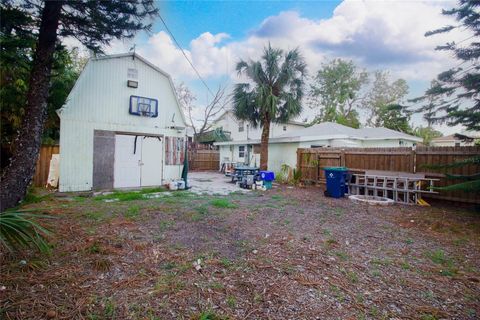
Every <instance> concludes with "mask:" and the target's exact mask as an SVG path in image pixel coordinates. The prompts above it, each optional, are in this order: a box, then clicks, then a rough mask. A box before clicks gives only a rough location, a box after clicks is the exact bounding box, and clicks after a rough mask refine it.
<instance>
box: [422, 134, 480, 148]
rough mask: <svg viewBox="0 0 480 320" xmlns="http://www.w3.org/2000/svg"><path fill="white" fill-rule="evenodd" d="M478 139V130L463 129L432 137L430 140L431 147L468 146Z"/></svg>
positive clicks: (479, 138)
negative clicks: (454, 132) (458, 131)
mask: <svg viewBox="0 0 480 320" xmlns="http://www.w3.org/2000/svg"><path fill="white" fill-rule="evenodd" d="M479 140H480V132H475V131H463V132H461V133H456V134H451V135H448V136H444V137H438V138H433V139H432V141H431V142H430V145H431V146H432V147H469V146H474V145H475V143H476V141H479Z"/></svg>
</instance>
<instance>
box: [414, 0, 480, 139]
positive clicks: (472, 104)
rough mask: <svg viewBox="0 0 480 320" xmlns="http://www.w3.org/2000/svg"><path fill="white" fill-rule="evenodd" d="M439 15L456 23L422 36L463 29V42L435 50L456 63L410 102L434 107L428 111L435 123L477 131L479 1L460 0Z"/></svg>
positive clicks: (479, 101) (479, 109) (479, 122)
mask: <svg viewBox="0 0 480 320" xmlns="http://www.w3.org/2000/svg"><path fill="white" fill-rule="evenodd" d="M442 13H443V14H444V15H446V16H452V17H454V18H455V19H456V20H457V22H458V23H457V24H456V25H449V26H445V27H442V28H439V29H437V30H434V31H429V32H427V33H426V34H425V36H427V37H430V36H434V35H436V34H440V33H448V32H450V31H452V30H454V29H460V30H466V32H465V38H464V39H461V40H460V41H458V42H455V41H452V42H449V43H447V44H445V45H442V46H438V47H437V48H436V50H440V51H447V52H451V53H452V54H453V55H454V56H455V58H457V59H458V61H459V63H458V64H457V65H456V66H453V67H451V68H450V69H449V70H446V71H444V72H442V73H440V74H439V75H438V76H437V79H436V82H435V83H434V85H433V86H432V87H430V88H429V89H428V90H427V91H426V92H425V95H423V96H422V97H419V98H416V99H414V100H412V101H413V102H422V101H431V102H432V103H433V105H434V106H435V108H431V109H430V111H429V112H433V114H434V115H435V118H434V121H435V122H440V123H443V122H447V124H448V125H452V126H453V125H458V124H461V125H464V126H465V127H466V128H467V129H468V130H480V64H479V58H480V1H478V0H460V1H459V2H458V7H456V8H453V9H450V10H443V12H442ZM416 111H418V112H423V111H425V109H422V108H420V109H417V110H416Z"/></svg>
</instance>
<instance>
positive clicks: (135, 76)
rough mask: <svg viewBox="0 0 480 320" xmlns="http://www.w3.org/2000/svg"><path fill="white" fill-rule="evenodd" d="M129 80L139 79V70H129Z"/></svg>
mask: <svg viewBox="0 0 480 320" xmlns="http://www.w3.org/2000/svg"><path fill="white" fill-rule="evenodd" d="M127 78H128V79H138V70H137V69H134V68H128V71H127Z"/></svg>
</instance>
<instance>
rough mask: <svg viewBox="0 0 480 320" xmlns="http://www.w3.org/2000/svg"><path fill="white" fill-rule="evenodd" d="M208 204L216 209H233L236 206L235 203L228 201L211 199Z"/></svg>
mask: <svg viewBox="0 0 480 320" xmlns="http://www.w3.org/2000/svg"><path fill="white" fill-rule="evenodd" d="M210 204H211V205H212V206H214V207H217V208H226V209H235V208H237V207H238V206H237V205H236V204H235V203H231V202H230V201H229V200H228V199H223V198H219V199H213V200H212V201H210Z"/></svg>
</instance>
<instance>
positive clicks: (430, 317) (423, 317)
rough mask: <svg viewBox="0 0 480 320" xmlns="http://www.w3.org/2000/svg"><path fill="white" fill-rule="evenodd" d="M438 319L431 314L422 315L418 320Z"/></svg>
mask: <svg viewBox="0 0 480 320" xmlns="http://www.w3.org/2000/svg"><path fill="white" fill-rule="evenodd" d="M437 319H438V318H437V317H435V316H434V315H432V314H422V315H421V316H420V320H437Z"/></svg>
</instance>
